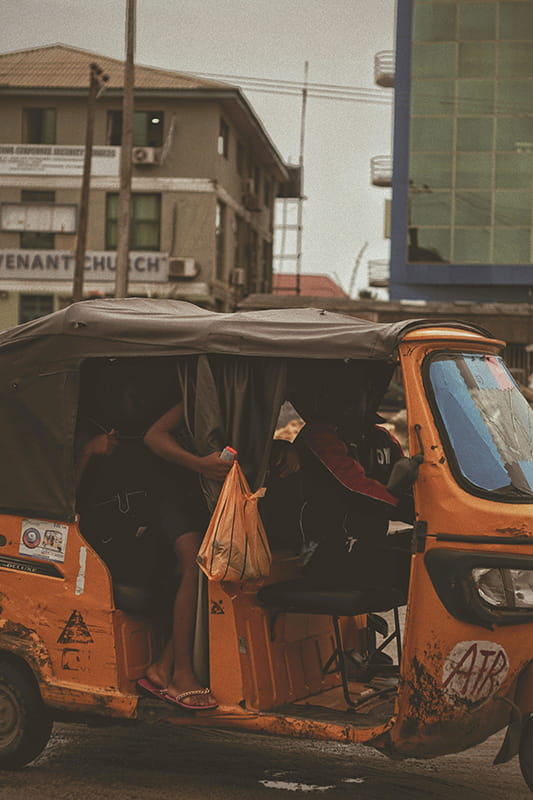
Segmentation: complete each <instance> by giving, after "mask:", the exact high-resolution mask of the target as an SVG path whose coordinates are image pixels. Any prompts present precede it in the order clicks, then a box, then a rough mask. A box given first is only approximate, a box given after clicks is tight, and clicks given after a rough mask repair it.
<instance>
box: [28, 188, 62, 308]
mask: <svg viewBox="0 0 533 800" xmlns="http://www.w3.org/2000/svg"><path fill="white" fill-rule="evenodd" d="M55 198H56V195H55V192H46V191H42V192H39V191H33V190H31V189H23V190H22V192H21V194H20V199H21V202H22V204H28V205H27V207H28V208H30V209H31V208H32V206H34V207H35V210H37V211H38V206H39V204H40V203H45V204H47V205H48V204H50V203H54V202H55ZM31 227H36V225H32V226H31ZM20 247H21V249H22V250H54V248H55V235H54V233H52V232H51V231H45V230H28V229H25V230H23V231H21V233H20ZM45 313H48V312H45ZM37 316H41V315H39V314H38V315H37Z"/></svg>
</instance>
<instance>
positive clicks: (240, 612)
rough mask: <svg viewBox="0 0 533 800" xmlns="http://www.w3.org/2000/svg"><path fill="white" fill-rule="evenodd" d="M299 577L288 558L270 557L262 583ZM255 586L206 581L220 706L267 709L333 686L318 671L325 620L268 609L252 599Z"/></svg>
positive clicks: (325, 641) (325, 644)
mask: <svg viewBox="0 0 533 800" xmlns="http://www.w3.org/2000/svg"><path fill="white" fill-rule="evenodd" d="M299 574H300V568H299V566H298V562H297V559H296V558H295V557H294V556H291V555H289V554H285V553H275V554H274V556H273V563H272V571H271V575H270V576H269V578H268V581H267V582H268V583H276V582H278V581H282V580H289V579H290V578H294V577H297V576H298V575H299ZM261 585H263V584H252V583H250V584H230V583H222V584H220V583H217V582H215V581H213V582H211V581H210V582H209V630H210V661H211V665H212V670H211V679H210V680H211V687H212V689H213V691H214V693H215V694H216V697H217V698H218V700H219V702H220V704H221V705H222V706H241V707H245V708H246V709H250V710H255V711H269V710H272V709H275V708H278V707H280V706H284V705H286V704H289V703H292V702H294V701H295V700H299V699H302V698H304V697H308V696H310V695H313V694H318V693H319V692H321V691H323V690H324V689H328V688H331V687H333V686H336V685H338V684H339V678H338V675H337V674H324V673H323V667H324V665H325V664H326V662H327V660H328V659H329V657H330V656H331V653H332V651H333V648H334V637H333V630H332V624H331V618H330V617H329V616H306V615H302V614H285V613H279V614H278V613H276V612H273V611H269V610H268V609H265V608H263V607H262V606H259V605H258V604H257V601H256V594H257V591H258V589H259V588H260V587H261Z"/></svg>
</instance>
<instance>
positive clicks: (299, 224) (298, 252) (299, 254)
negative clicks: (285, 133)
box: [296, 61, 309, 295]
mask: <svg viewBox="0 0 533 800" xmlns="http://www.w3.org/2000/svg"><path fill="white" fill-rule="evenodd" d="M308 74H309V61H306V62H305V69H304V85H303V88H302V116H301V121H300V158H299V162H298V163H299V166H300V196H299V198H298V222H297V227H296V294H297V295H299V294H300V293H301V289H300V276H301V274H302V238H303V237H302V234H303V211H304V199H305V198H304V144H305V112H306V109H307V78H308Z"/></svg>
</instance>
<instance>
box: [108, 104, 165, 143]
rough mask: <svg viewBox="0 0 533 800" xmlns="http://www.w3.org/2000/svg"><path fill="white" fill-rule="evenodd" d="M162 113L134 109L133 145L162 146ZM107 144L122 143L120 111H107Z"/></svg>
mask: <svg viewBox="0 0 533 800" xmlns="http://www.w3.org/2000/svg"><path fill="white" fill-rule="evenodd" d="M163 121H164V118H163V113H162V112H161V111H135V112H134V114H133V146H134V147H162V145H163ZM107 144H110V145H114V146H115V147H120V145H121V144H122V111H108V112H107Z"/></svg>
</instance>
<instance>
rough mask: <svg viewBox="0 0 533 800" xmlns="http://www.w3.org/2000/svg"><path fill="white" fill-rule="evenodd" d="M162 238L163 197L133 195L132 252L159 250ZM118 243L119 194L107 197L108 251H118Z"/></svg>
mask: <svg viewBox="0 0 533 800" xmlns="http://www.w3.org/2000/svg"><path fill="white" fill-rule="evenodd" d="M160 236H161V195H159V194H132V196H131V225H130V249H131V250H159V247H160ZM117 242H118V194H108V195H107V197H106V249H107V250H116V249H117Z"/></svg>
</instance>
